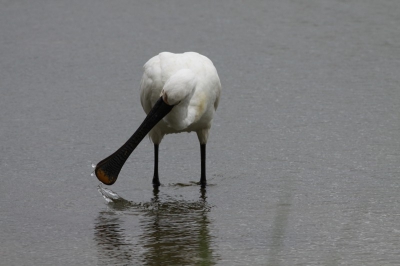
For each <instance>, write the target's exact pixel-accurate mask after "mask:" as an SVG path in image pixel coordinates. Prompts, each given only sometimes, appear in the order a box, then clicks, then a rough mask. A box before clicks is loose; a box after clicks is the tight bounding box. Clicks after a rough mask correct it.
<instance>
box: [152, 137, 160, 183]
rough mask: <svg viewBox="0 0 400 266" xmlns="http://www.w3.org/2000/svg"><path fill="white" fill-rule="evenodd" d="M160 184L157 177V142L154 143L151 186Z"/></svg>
mask: <svg viewBox="0 0 400 266" xmlns="http://www.w3.org/2000/svg"><path fill="white" fill-rule="evenodd" d="M159 186H160V180H159V178H158V144H154V176H153V187H154V188H158V187H159Z"/></svg>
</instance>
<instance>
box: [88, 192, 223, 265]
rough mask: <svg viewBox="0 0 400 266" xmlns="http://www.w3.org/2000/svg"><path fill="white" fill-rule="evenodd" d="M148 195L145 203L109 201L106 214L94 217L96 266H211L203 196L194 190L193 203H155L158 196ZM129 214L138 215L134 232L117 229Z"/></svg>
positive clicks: (209, 238) (209, 208)
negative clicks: (96, 251)
mask: <svg viewBox="0 0 400 266" xmlns="http://www.w3.org/2000/svg"><path fill="white" fill-rule="evenodd" d="M153 193H154V195H153V198H152V199H151V201H150V202H146V203H133V202H129V201H126V200H124V199H122V198H118V199H114V200H113V202H112V203H110V204H109V205H108V206H109V207H110V209H109V210H108V211H103V212H100V213H99V216H98V218H97V220H96V223H95V241H96V243H97V246H98V250H99V256H98V257H99V261H100V262H99V264H102V263H103V264H109V265H111V264H113V265H114V264H122V265H135V264H141V265H213V264H215V260H216V256H215V254H213V249H212V247H211V243H212V237H211V235H210V232H209V228H208V227H209V224H210V222H209V219H208V217H207V214H208V212H209V211H210V210H211V206H209V205H208V203H207V201H206V190H205V189H201V190H200V197H199V200H197V201H185V200H176V199H170V198H168V199H167V200H166V199H164V197H163V198H162V199H160V196H159V192H158V190H154V192H153ZM103 195H104V194H103ZM124 214H127V215H124ZM132 214H139V216H138V217H139V224H140V225H141V226H140V231H139V230H138V229H137V228H132V229H131V230H128V229H126V230H124V229H122V228H123V227H122V226H121V225H122V223H123V220H124V219H126V218H127V219H130V218H132V216H131V215H132ZM136 217H137V216H136ZM135 234H137V235H135Z"/></svg>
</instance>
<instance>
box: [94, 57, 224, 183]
mask: <svg viewBox="0 0 400 266" xmlns="http://www.w3.org/2000/svg"><path fill="white" fill-rule="evenodd" d="M143 68H144V74H143V77H142V80H141V85H140V87H141V93H140V101H141V104H142V107H143V109H144V111H145V112H146V114H147V117H146V118H145V120H144V121H143V122H142V124H141V125H140V126H139V128H138V129H137V130H136V131H135V133H134V134H133V135H132V136H131V137H130V138H129V139H128V141H127V142H126V143H125V144H124V145H122V146H121V147H120V148H119V149H118V150H117V151H116V152H114V153H113V154H111V155H110V156H108V157H107V158H105V159H104V160H102V161H100V162H99V163H98V164H97V165H96V167H95V174H96V176H97V178H98V179H99V180H100V181H101V182H103V183H104V184H106V185H112V184H114V183H115V181H116V180H117V178H118V174H119V172H120V171H121V168H122V166H123V165H124V163H125V162H126V160H127V159H128V157H129V156H130V154H131V153H132V152H133V150H135V148H136V147H137V145H139V143H140V142H141V141H142V140H143V138H144V137H145V136H146V135H147V134H148V135H149V137H150V139H151V140H152V142H153V144H154V175H153V181H152V182H153V186H154V188H158V187H159V186H160V180H159V176H158V147H159V145H160V143H161V140H162V139H163V137H164V135H166V134H172V133H181V132H196V133H197V137H198V139H199V142H200V155H201V156H200V157H201V175H200V185H201V186H202V187H205V186H206V183H207V181H206V144H207V139H208V134H209V130H210V128H211V122H212V119H213V116H214V113H215V111H216V110H217V107H218V103H219V98H220V94H221V83H220V80H219V77H218V73H217V70H216V68H215V67H214V65H213V63H212V62H211V60H210V59H208V58H207V57H205V56H203V55H201V54H198V53H195V52H186V53H182V54H173V53H169V52H162V53H160V54H158V55H156V56H154V57H153V58H151V59H150V60H149V61H147V63H146V64H145V65H144V67H143Z"/></svg>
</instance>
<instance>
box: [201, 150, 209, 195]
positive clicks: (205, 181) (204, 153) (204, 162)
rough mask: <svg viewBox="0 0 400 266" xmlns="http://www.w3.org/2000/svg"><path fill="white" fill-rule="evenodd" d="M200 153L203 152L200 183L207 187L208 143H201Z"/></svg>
mask: <svg viewBox="0 0 400 266" xmlns="http://www.w3.org/2000/svg"><path fill="white" fill-rule="evenodd" d="M200 154H201V177H200V185H201V187H205V186H206V184H207V180H206V144H200Z"/></svg>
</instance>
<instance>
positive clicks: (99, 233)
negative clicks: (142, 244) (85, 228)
mask: <svg viewBox="0 0 400 266" xmlns="http://www.w3.org/2000/svg"><path fill="white" fill-rule="evenodd" d="M94 229H95V241H96V243H97V245H98V247H99V255H98V256H99V262H100V264H102V265H120V264H122V265H129V264H131V262H132V257H133V247H132V246H130V245H129V243H127V242H126V241H125V239H124V231H123V229H122V228H121V220H120V219H119V218H118V216H117V215H116V214H115V213H114V212H113V211H104V212H100V213H99V216H98V218H97V221H96V224H95V228H94Z"/></svg>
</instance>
